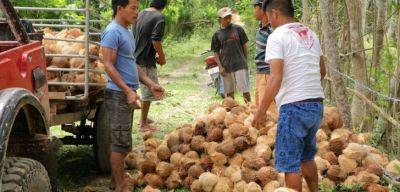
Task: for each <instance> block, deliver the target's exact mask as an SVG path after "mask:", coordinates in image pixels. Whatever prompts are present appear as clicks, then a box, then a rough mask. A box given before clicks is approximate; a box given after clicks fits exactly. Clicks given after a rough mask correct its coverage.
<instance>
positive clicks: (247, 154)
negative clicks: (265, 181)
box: [242, 148, 257, 161]
mask: <svg viewBox="0 0 400 192" xmlns="http://www.w3.org/2000/svg"><path fill="white" fill-rule="evenodd" d="M242 156H243V158H244V159H245V160H248V161H251V160H252V159H256V158H257V154H256V152H255V151H254V148H249V149H246V150H244V151H243V152H242Z"/></svg>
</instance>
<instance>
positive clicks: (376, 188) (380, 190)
mask: <svg viewBox="0 0 400 192" xmlns="http://www.w3.org/2000/svg"><path fill="white" fill-rule="evenodd" d="M364 188H365V189H367V191H368V192H389V188H387V187H384V186H382V185H379V184H376V183H370V184H367V185H365V186H364Z"/></svg>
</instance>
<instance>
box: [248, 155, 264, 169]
mask: <svg viewBox="0 0 400 192" xmlns="http://www.w3.org/2000/svg"><path fill="white" fill-rule="evenodd" d="M266 165H267V163H266V162H265V161H264V159H262V158H255V159H246V160H244V162H243V167H247V168H249V169H254V170H259V169H261V168H262V167H264V166H266Z"/></svg>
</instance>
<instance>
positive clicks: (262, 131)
mask: <svg viewBox="0 0 400 192" xmlns="http://www.w3.org/2000/svg"><path fill="white" fill-rule="evenodd" d="M268 130H269V129H268V128H266V127H263V128H261V129H260V130H259V132H258V134H260V135H268Z"/></svg>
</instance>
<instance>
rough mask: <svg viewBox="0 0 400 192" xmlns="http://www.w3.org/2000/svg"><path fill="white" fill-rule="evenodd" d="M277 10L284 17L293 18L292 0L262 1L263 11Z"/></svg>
mask: <svg viewBox="0 0 400 192" xmlns="http://www.w3.org/2000/svg"><path fill="white" fill-rule="evenodd" d="M270 9H277V10H279V11H281V12H282V13H283V14H284V15H285V16H288V17H294V6H293V3H292V0H264V3H263V10H264V11H267V10H270Z"/></svg>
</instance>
